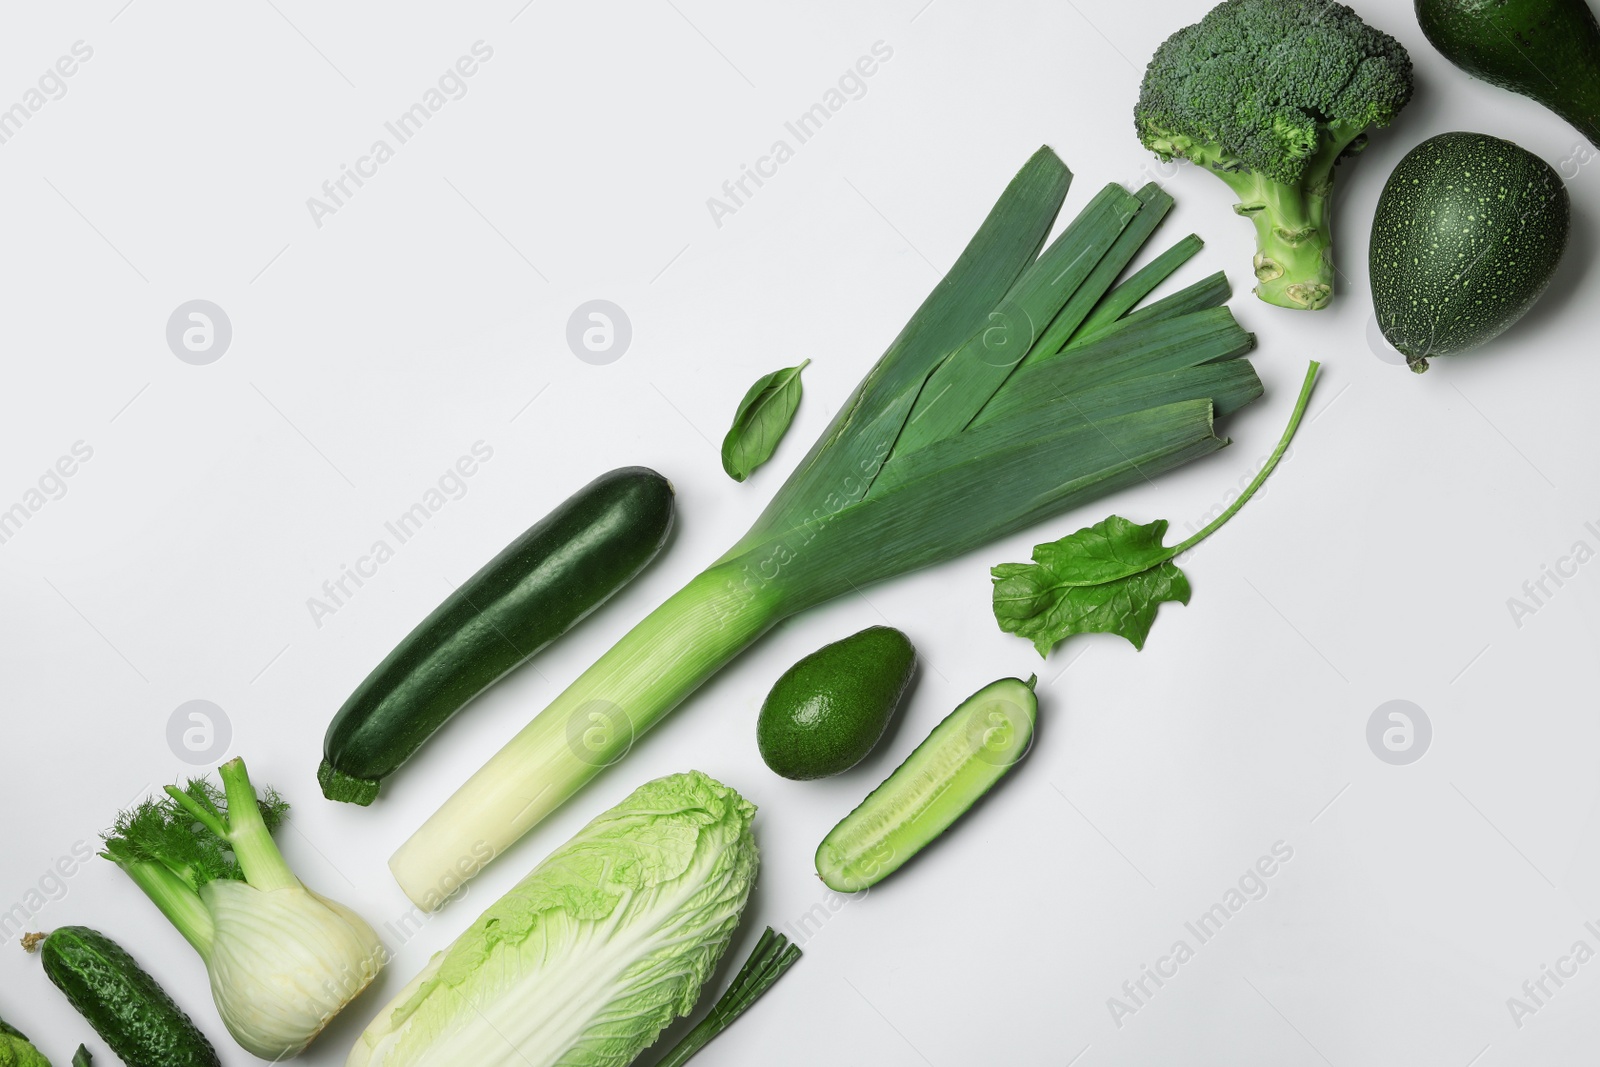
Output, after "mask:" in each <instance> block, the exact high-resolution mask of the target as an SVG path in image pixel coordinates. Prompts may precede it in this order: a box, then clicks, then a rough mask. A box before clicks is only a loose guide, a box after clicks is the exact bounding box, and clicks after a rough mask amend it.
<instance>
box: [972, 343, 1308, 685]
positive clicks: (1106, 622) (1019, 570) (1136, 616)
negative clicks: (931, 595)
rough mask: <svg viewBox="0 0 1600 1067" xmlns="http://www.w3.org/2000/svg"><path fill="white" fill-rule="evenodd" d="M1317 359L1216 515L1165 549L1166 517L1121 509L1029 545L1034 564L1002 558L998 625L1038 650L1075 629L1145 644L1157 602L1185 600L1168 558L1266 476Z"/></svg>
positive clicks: (1290, 433) (1294, 421)
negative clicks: (1125, 513) (1255, 466)
mask: <svg viewBox="0 0 1600 1067" xmlns="http://www.w3.org/2000/svg"><path fill="white" fill-rule="evenodd" d="M1319 366H1320V364H1318V363H1315V362H1313V363H1312V364H1311V366H1310V368H1309V369H1307V371H1306V377H1305V383H1304V384H1303V385H1302V386H1301V387H1300V397H1299V400H1298V401H1297V402H1296V403H1295V407H1294V414H1293V415H1292V416H1291V417H1290V419H1289V426H1288V428H1287V429H1286V430H1284V432H1283V437H1282V438H1281V439H1280V440H1279V441H1278V447H1277V448H1276V449H1275V450H1274V451H1273V453H1272V457H1271V458H1270V459H1269V460H1268V461H1267V463H1266V466H1264V467H1262V468H1261V472H1260V473H1259V474H1257V475H1256V477H1255V480H1254V481H1252V482H1251V483H1250V485H1249V486H1248V487H1247V488H1246V489H1245V491H1244V492H1243V493H1242V494H1240V496H1239V499H1237V500H1235V501H1234V502H1233V504H1232V505H1230V506H1229V507H1228V509H1227V510H1226V511H1224V512H1223V513H1222V514H1221V515H1219V516H1218V517H1217V518H1216V520H1215V521H1213V522H1212V523H1211V524H1210V525H1208V526H1206V528H1205V529H1203V530H1201V531H1199V532H1198V533H1196V534H1195V535H1194V536H1193V537H1191V538H1189V539H1188V540H1187V541H1184V542H1183V543H1182V544H1179V545H1174V546H1172V547H1171V548H1167V547H1165V546H1164V545H1163V544H1162V541H1163V539H1164V538H1165V537H1166V533H1167V520H1165V519H1157V520H1156V521H1155V522H1152V523H1148V524H1146V525H1144V526H1138V525H1135V524H1134V523H1131V522H1129V521H1128V520H1127V519H1124V518H1122V517H1121V516H1120V515H1113V516H1111V517H1110V518H1109V519H1106V520H1105V521H1103V522H1097V523H1095V524H1094V525H1093V526H1089V527H1086V528H1084V529H1082V530H1079V531H1078V532H1077V533H1073V534H1068V535H1067V536H1066V537H1063V538H1062V539H1061V540H1059V541H1052V542H1050V543H1049V544H1043V545H1037V546H1035V547H1034V550H1033V562H1032V563H1002V564H1000V565H999V566H997V567H995V568H994V569H993V570H992V571H991V573H992V574H993V575H994V617H995V620H996V621H997V622H998V623H999V624H1000V629H1002V630H1004V631H1006V632H1007V633H1014V634H1016V635H1017V636H1019V637H1026V638H1028V639H1029V640H1031V641H1032V642H1033V645H1034V647H1035V648H1037V649H1038V650H1039V655H1041V656H1043V655H1045V654H1047V653H1048V652H1049V651H1050V649H1051V648H1053V647H1054V646H1055V645H1056V643H1057V642H1059V641H1062V640H1065V639H1066V638H1067V637H1069V636H1071V635H1072V634H1080V633H1111V634H1120V635H1121V636H1123V637H1125V638H1127V639H1128V640H1129V641H1131V642H1132V643H1133V647H1134V648H1139V649H1142V648H1144V642H1145V638H1146V637H1148V636H1149V635H1150V626H1151V624H1153V623H1154V622H1155V619H1156V609H1157V608H1159V607H1160V606H1161V605H1162V604H1163V603H1165V602H1167V601H1169V600H1175V601H1177V602H1178V603H1180V604H1187V603H1188V602H1189V579H1188V578H1186V577H1184V573H1183V571H1181V570H1179V569H1178V566H1177V564H1175V563H1173V562H1172V561H1173V559H1174V558H1175V557H1177V556H1179V555H1181V554H1182V553H1184V552H1187V551H1188V550H1189V549H1191V548H1193V547H1194V546H1195V545H1197V544H1199V543H1200V542H1201V541H1203V540H1205V539H1206V538H1207V537H1209V536H1211V535H1212V534H1213V533H1215V532H1216V531H1217V529H1218V528H1220V527H1221V526H1222V524H1223V523H1225V522H1227V521H1228V520H1229V519H1231V518H1232V517H1233V516H1234V515H1235V514H1236V513H1237V512H1238V510H1239V509H1240V508H1242V507H1244V505H1245V503H1246V501H1248V500H1249V499H1250V497H1251V496H1253V495H1254V494H1255V491H1256V490H1257V489H1259V488H1260V487H1261V485H1262V483H1263V482H1265V481H1266V480H1267V476H1268V475H1269V474H1271V473H1272V469H1273V468H1274V467H1276V466H1277V465H1278V460H1279V459H1281V458H1282V457H1283V453H1284V452H1285V451H1286V450H1287V449H1288V447H1289V442H1290V440H1291V439H1293V437H1294V432H1295V430H1296V429H1297V428H1298V427H1299V426H1300V419H1301V416H1303V415H1304V414H1305V410H1306V402H1307V401H1308V400H1309V399H1310V398H1311V386H1312V383H1313V382H1315V381H1316V377H1317V368H1318V367H1319Z"/></svg>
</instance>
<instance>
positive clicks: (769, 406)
mask: <svg viewBox="0 0 1600 1067" xmlns="http://www.w3.org/2000/svg"><path fill="white" fill-rule="evenodd" d="M810 365H811V361H810V360H809V359H808V360H806V361H805V362H804V363H802V364H800V365H799V366H798V367H786V368H784V369H783V370H775V371H773V372H772V373H771V374H768V375H765V376H764V377H762V378H761V379H760V380H759V381H757V382H756V384H754V385H752V386H751V387H750V390H749V392H747V393H745V394H744V399H743V400H741V401H739V410H738V412H736V413H735V414H734V416H733V426H731V427H730V428H729V429H728V436H726V437H724V438H723V439H722V469H723V470H725V471H727V472H728V477H730V478H732V479H733V480H734V481H736V482H742V481H744V480H745V479H746V478H748V477H750V472H751V471H753V470H755V469H756V468H757V467H759V466H761V465H762V464H763V463H765V462H766V461H767V460H769V459H771V458H772V453H773V452H775V451H777V449H778V442H779V441H781V440H783V435H784V433H785V432H787V431H788V429H789V424H790V423H791V422H793V421H794V413H795V409H797V408H798V407H799V406H800V392H801V387H800V372H801V371H803V370H805V369H806V367H808V366H810Z"/></svg>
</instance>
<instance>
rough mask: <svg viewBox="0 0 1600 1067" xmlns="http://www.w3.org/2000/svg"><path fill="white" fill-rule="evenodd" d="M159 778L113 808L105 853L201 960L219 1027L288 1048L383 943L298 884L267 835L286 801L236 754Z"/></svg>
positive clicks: (376, 958) (341, 995)
mask: <svg viewBox="0 0 1600 1067" xmlns="http://www.w3.org/2000/svg"><path fill="white" fill-rule="evenodd" d="M218 773H219V776H220V777H221V779H222V789H220V790H219V789H218V788H217V787H216V786H215V785H213V784H212V783H210V782H208V781H206V780H205V779H198V778H197V779H194V780H193V781H191V782H190V783H189V784H188V786H187V787H186V788H183V789H179V788H178V787H177V786H167V787H166V792H167V797H166V799H164V800H155V799H149V800H146V801H145V802H144V803H142V804H140V805H139V806H138V807H136V808H135V809H133V810H132V811H130V812H126V813H124V814H123V815H122V816H121V817H119V818H118V820H117V825H116V827H115V828H114V829H113V830H111V831H110V832H109V833H107V834H106V836H105V846H106V847H105V851H104V852H102V853H101V855H103V856H104V857H105V858H107V859H109V860H111V861H113V862H114V863H116V864H117V865H118V866H120V867H121V868H122V869H123V870H124V871H126V872H127V873H128V875H129V877H131V878H132V879H133V880H134V882H135V883H136V884H137V885H138V886H139V888H141V889H143V890H144V891H145V894H146V895H147V896H149V898H150V899H151V900H152V901H153V902H154V903H155V905H156V907H158V908H160V909H161V913H162V914H163V915H165V916H166V917H167V918H168V920H170V921H171V922H172V924H173V926H175V927H177V928H178V932H179V933H181V934H182V935H183V936H184V938H185V939H186V940H187V941H188V942H189V944H190V945H192V946H193V947H194V949H195V951H196V952H198V953H199V954H200V958H201V959H202V960H203V961H205V965H206V973H207V975H208V976H209V977H210V979H211V995H212V998H213V999H214V1000H215V1001H216V1004H217V1011H218V1013H219V1014H220V1015H221V1016H222V1021H223V1023H224V1024H225V1025H226V1026H227V1028H228V1032H229V1033H230V1034H232V1035H233V1038H234V1040H235V1041H237V1042H238V1043H239V1044H240V1046H241V1047H243V1048H244V1049H245V1050H246V1051H247V1052H250V1053H252V1054H254V1055H256V1056H260V1057H261V1058H262V1059H265V1060H274V1061H276V1060H282V1059H287V1058H289V1057H291V1056H295V1055H298V1054H299V1053H300V1052H302V1051H304V1049H305V1047H306V1046H307V1045H309V1044H310V1043H311V1039H312V1038H314V1037H316V1035H317V1034H318V1033H319V1032H321V1030H322V1028H323V1027H324V1026H326V1025H327V1023H328V1021H329V1020H330V1019H332V1018H333V1017H334V1016H335V1015H337V1014H338V1013H339V1011H340V1010H341V1009H342V1008H343V1007H344V1006H345V1005H346V1004H348V1003H349V1002H350V1000H351V999H353V998H354V997H355V995H356V994H357V993H360V992H361V990H363V989H365V988H366V987H367V985H368V983H370V982H371V981H372V979H373V978H374V977H375V976H376V975H377V973H378V970H379V968H380V967H382V965H383V961H384V958H385V951H384V948H383V944H382V942H380V941H379V940H378V935H377V934H376V933H374V932H373V929H372V927H371V926H369V925H368V924H367V922H366V920H364V919H362V918H361V916H359V915H357V914H356V913H355V912H353V911H351V910H350V909H349V908H347V907H345V906H344V905H343V904H339V903H337V902H335V901H332V900H328V899H327V898H325V897H321V896H318V895H317V894H316V893H313V892H312V891H311V890H309V889H307V888H306V887H305V886H304V885H303V884H301V882H300V879H299V878H297V877H295V874H294V872H293V871H291V870H290V869H289V865H288V864H287V863H286V862H285V861H284V858H283V854H282V853H281V852H279V851H278V846H277V844H276V843H275V842H274V841H273V840H272V830H273V829H274V828H276V826H277V825H278V823H279V822H280V821H281V820H282V818H283V815H284V813H285V811H287V809H288V805H287V804H285V803H284V802H283V801H282V800H281V799H280V798H279V797H278V796H277V794H275V793H273V792H272V791H270V790H269V791H268V792H267V796H266V799H265V800H258V798H257V797H256V792H255V788H254V787H253V786H252V785H251V784H250V777H249V774H248V773H247V772H246V770H245V766H244V761H242V760H238V759H235V760H231V761H230V762H228V763H225V764H223V765H222V767H221V768H220V769H219V772H218Z"/></svg>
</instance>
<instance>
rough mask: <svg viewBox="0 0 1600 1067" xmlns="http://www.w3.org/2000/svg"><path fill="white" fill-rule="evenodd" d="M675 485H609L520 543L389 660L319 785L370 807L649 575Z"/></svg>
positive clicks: (331, 748)
mask: <svg viewBox="0 0 1600 1067" xmlns="http://www.w3.org/2000/svg"><path fill="white" fill-rule="evenodd" d="M672 519H673V493H672V483H671V482H669V481H667V480H666V479H665V478H663V477H662V476H661V475H659V474H657V473H656V472H655V471H653V470H650V469H648V468H646V467H622V468H619V469H617V470H614V471H610V472H608V473H606V474H602V475H601V476H600V477H598V478H596V479H595V480H594V481H592V482H590V483H589V484H588V485H586V486H584V487H583V488H582V489H580V490H578V492H576V493H575V494H573V495H572V496H571V497H570V498H568V499H567V500H566V501H565V502H564V503H562V504H561V506H560V507H558V508H556V509H555V510H554V511H552V512H551V513H550V514H549V515H546V516H545V517H544V518H542V519H540V520H539V521H538V522H537V523H535V524H534V525H533V526H531V527H530V528H529V529H528V530H527V531H526V532H524V533H523V534H522V535H521V536H519V537H518V538H517V539H516V540H515V541H512V542H511V543H510V544H509V545H507V546H506V547H505V549H504V550H503V551H502V552H501V553H500V554H499V555H498V556H495V558H494V559H492V560H490V561H489V562H488V563H487V564H485V565H484V567H483V569H482V570H480V571H478V573H477V574H474V575H473V576H472V577H471V578H469V579H467V581H466V582H464V583H463V584H462V586H461V588H459V589H457V590H456V591H455V592H454V593H452V594H450V596H449V597H447V598H446V599H445V601H444V602H443V603H442V604H440V605H439V606H438V607H437V608H435V609H434V610H433V612H432V613H431V614H430V615H429V616H428V617H427V618H425V619H423V620H422V622H420V623H418V624H417V627H416V628H415V629H414V630H412V631H411V632H410V633H409V634H407V635H406V637H405V640H403V641H401V642H400V644H399V645H397V646H396V647H395V649H394V651H393V652H390V653H389V655H388V656H387V657H385V658H384V660H383V662H382V663H380V664H378V666H377V668H376V669H375V670H373V672H372V673H371V674H369V675H367V678H366V680H365V681H363V682H362V683H361V684H360V685H359V686H357V687H356V691H355V692H354V693H352V694H351V695H350V699H349V700H346V701H345V703H344V706H343V707H341V708H340V709H339V711H338V714H336V715H335V716H334V717H333V722H331V723H330V724H329V725H328V733H327V737H326V738H325V739H324V741H323V760H322V765H321V767H320V768H319V769H318V771H317V781H319V782H320V783H322V792H323V795H325V796H326V797H327V798H328V799H329V800H341V801H346V802H349V803H353V804H370V803H372V801H373V800H374V798H376V797H377V795H378V787H379V784H380V783H381V782H382V780H383V779H384V778H387V777H388V776H389V775H391V774H393V773H394V772H395V770H396V769H398V768H399V766H400V765H401V764H402V763H404V762H405V761H406V760H408V759H410V758H411V755H412V754H413V753H414V752H416V751H417V749H418V748H420V747H421V746H422V743H423V742H424V741H426V740H427V739H428V738H429V737H430V736H432V734H433V732H434V731H435V730H437V729H439V727H441V726H443V725H444V723H445V720H447V719H449V718H450V716H452V715H454V714H455V713H456V712H457V711H460V710H461V708H462V707H463V706H465V705H466V704H467V703H468V702H469V701H471V700H472V698H474V697H476V696H477V695H478V694H479V693H481V692H483V691H484V690H485V689H487V688H488V687H489V686H491V685H493V684H494V683H495V682H496V681H497V680H499V679H500V678H501V676H503V675H504V674H505V673H506V672H508V671H510V670H511V669H512V668H513V667H516V666H518V665H519V664H521V663H523V662H524V661H525V660H527V659H529V658H530V657H531V656H533V654H534V653H536V652H538V651H539V650H540V649H542V648H544V647H545V646H546V645H548V644H549V643H550V642H551V641H554V640H555V639H556V638H557V637H560V636H561V635H562V634H563V633H565V632H566V631H567V630H568V629H569V628H570V627H571V626H572V625H573V624H574V623H576V622H577V621H578V620H579V619H582V618H583V617H584V616H585V615H587V614H589V613H590V612H591V611H593V610H594V609H595V608H597V607H599V606H600V605H601V604H602V603H604V602H605V601H606V600H607V599H608V598H609V597H610V596H611V594H613V593H615V592H616V591H617V590H618V589H620V588H622V586H624V585H626V584H627V582H628V580H629V579H631V578H632V577H633V576H634V575H636V574H638V573H639V572H640V571H641V570H643V569H644V567H645V565H646V564H648V563H649V562H650V561H651V560H652V559H654V558H655V556H656V553H657V552H659V551H660V550H661V546H662V545H664V544H665V543H666V540H667V534H668V533H669V532H670V531H671V529H672Z"/></svg>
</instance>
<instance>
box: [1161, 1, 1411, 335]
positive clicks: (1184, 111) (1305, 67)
mask: <svg viewBox="0 0 1600 1067" xmlns="http://www.w3.org/2000/svg"><path fill="white" fill-rule="evenodd" d="M1411 90H1412V74H1411V57H1410V56H1409V55H1408V54H1407V53H1406V50H1405V46H1404V45H1402V44H1401V43H1400V42H1399V41H1397V40H1395V39H1394V38H1393V37H1390V36H1389V35H1388V34H1386V33H1383V32H1381V31H1379V30H1376V29H1373V28H1372V27H1371V26H1368V25H1367V24H1366V23H1365V22H1363V21H1362V20H1361V16H1359V15H1357V14H1356V13H1355V12H1354V11H1352V10H1351V9H1350V8H1348V7H1346V6H1345V5H1344V4H1340V3H1336V2H1333V0H1223V2H1222V3H1220V4H1218V5H1217V6H1216V7H1214V8H1212V9H1211V11H1210V12H1209V13H1207V15H1206V16H1205V18H1203V19H1201V20H1200V21H1199V22H1198V23H1196V24H1194V25H1193V26H1186V27H1184V28H1183V29H1181V30H1179V31H1178V32H1177V33H1174V34H1173V35H1172V36H1171V37H1169V38H1167V39H1166V41H1164V42H1163V43H1162V45H1161V47H1160V48H1158V49H1156V53H1155V55H1154V56H1153V57H1152V58H1151V60H1150V65H1149V67H1148V68H1147V69H1146V70H1145V74H1144V81H1143V84H1142V85H1141V86H1140V89H1139V102H1138V104H1137V105H1136V106H1135V107H1134V124H1135V126H1136V127H1137V129H1138V132H1139V139H1140V141H1142V142H1143V144H1144V146H1145V147H1146V148H1148V149H1150V150H1151V151H1152V152H1154V153H1155V154H1156V155H1158V156H1160V157H1161V158H1162V159H1163V160H1171V159H1173V158H1176V157H1179V156H1182V157H1184V158H1186V159H1188V160H1190V161H1191V162H1193V163H1195V164H1196V165H1198V166H1201V167H1205V168H1206V169H1208V170H1209V171H1211V173H1213V174H1215V175H1216V176H1217V177H1218V178H1220V179H1222V180H1223V181H1224V182H1226V183H1227V184H1228V187H1229V188H1230V189H1232V190H1233V191H1234V194H1235V195H1237V196H1238V197H1239V203H1238V204H1237V205H1236V206H1235V207H1234V210H1235V211H1237V212H1238V213H1239V214H1240V215H1243V216H1245V217H1246V218H1248V219H1250V220H1251V221H1252V222H1254V223H1255V227H1256V244H1257V253H1256V257H1255V263H1254V266H1255V276H1256V281H1257V283H1258V284H1257V286H1256V295H1257V296H1259V297H1260V298H1261V299H1262V300H1265V301H1266V302H1267V303H1269V304H1277V305H1279V306H1280V307H1286V308H1296V309H1302V310H1311V311H1315V310H1318V309H1320V308H1324V307H1326V306H1327V305H1328V302H1329V301H1330V300H1331V299H1332V298H1333V281H1334V269H1333V243H1332V235H1331V233H1330V231H1329V220H1330V216H1331V215H1332V203H1333V180H1334V174H1335V165H1336V164H1337V163H1338V162H1339V161H1340V160H1342V159H1346V158H1348V157H1350V156H1353V155H1355V154H1356V153H1357V152H1360V151H1361V150H1362V149H1363V148H1365V147H1366V144H1367V131H1368V130H1370V129H1372V128H1374V127H1380V126H1387V125H1389V123H1390V122H1392V121H1394V117H1395V116H1396V115H1397V114H1398V113H1399V112H1400V110H1401V109H1402V108H1404V107H1405V106H1406V103H1407V102H1408V101H1409V100H1410V99H1411Z"/></svg>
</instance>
